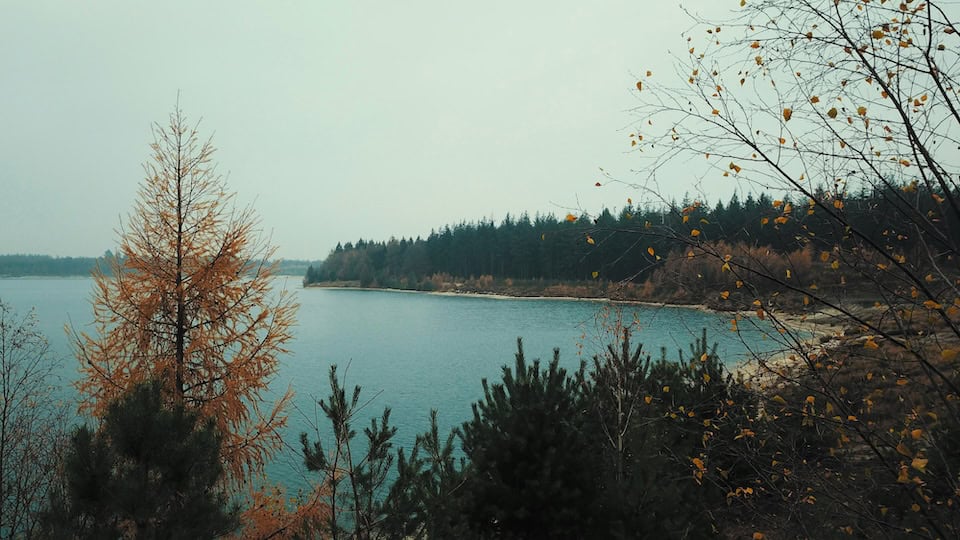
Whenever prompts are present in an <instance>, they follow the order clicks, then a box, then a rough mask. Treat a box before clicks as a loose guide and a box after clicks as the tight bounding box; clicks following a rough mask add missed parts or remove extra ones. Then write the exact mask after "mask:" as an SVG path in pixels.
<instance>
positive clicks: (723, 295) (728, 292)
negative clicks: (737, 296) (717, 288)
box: [720, 291, 730, 300]
mask: <svg viewBox="0 0 960 540" xmlns="http://www.w3.org/2000/svg"><path fill="white" fill-rule="evenodd" d="M720 298H723V299H724V300H726V299H728V298H730V291H723V292H722V293H720Z"/></svg>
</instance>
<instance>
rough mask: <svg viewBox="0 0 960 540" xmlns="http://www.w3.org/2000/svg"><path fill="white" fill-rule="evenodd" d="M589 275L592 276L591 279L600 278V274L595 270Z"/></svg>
mask: <svg viewBox="0 0 960 540" xmlns="http://www.w3.org/2000/svg"><path fill="white" fill-rule="evenodd" d="M590 275H591V276H593V279H597V278H598V277H599V276H600V272H597V271H596V270H594V271H593V272H591V273H590Z"/></svg>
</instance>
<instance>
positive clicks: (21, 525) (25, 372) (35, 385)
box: [0, 300, 67, 538]
mask: <svg viewBox="0 0 960 540" xmlns="http://www.w3.org/2000/svg"><path fill="white" fill-rule="evenodd" d="M55 367H56V362H55V361H54V359H53V358H52V356H51V353H50V347H49V344H48V343H47V340H46V338H44V336H43V335H42V334H41V333H40V332H39V331H38V330H37V319H36V316H35V315H34V313H33V312H30V313H29V314H27V315H26V316H23V317H21V316H19V315H17V314H16V313H15V312H14V311H13V308H12V307H11V306H10V305H8V304H6V303H4V302H3V301H2V300H0V538H30V537H33V536H34V535H35V534H36V531H37V523H38V521H37V512H38V510H40V508H41V507H42V506H43V505H44V504H45V503H46V500H47V497H48V495H49V492H50V490H51V488H52V487H54V486H55V485H56V471H57V467H58V464H59V463H60V447H61V445H62V444H63V442H64V439H65V438H66V432H65V428H66V416H67V414H66V413H67V407H66V404H65V403H64V402H63V401H61V400H60V399H59V397H58V395H57V390H58V386H57V384H56V380H55V377H54V368H55Z"/></svg>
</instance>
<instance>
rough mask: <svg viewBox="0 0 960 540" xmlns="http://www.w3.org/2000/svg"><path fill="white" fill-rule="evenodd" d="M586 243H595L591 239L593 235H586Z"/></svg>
mask: <svg viewBox="0 0 960 540" xmlns="http://www.w3.org/2000/svg"><path fill="white" fill-rule="evenodd" d="M587 243H588V244H590V245H594V244H596V242H594V240H593V237H591V236H590V235H587Z"/></svg>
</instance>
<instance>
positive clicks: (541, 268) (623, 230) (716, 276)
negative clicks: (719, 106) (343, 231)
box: [304, 184, 960, 309]
mask: <svg viewBox="0 0 960 540" xmlns="http://www.w3.org/2000/svg"><path fill="white" fill-rule="evenodd" d="M935 195H936V194H933V193H928V192H925V190H924V189H923V188H922V187H921V188H918V187H917V186H916V185H915V184H904V185H889V186H886V187H884V188H882V189H880V188H878V189H871V190H869V191H868V190H866V189H864V190H861V191H860V192H857V193H855V194H852V195H847V196H846V197H841V196H840V195H838V194H837V193H833V192H827V191H819V192H817V193H816V194H815V198H809V199H804V200H794V199H791V197H789V196H782V197H780V198H776V197H774V196H771V195H768V194H765V193H764V194H760V195H759V196H754V195H753V194H747V195H746V197H745V198H743V199H741V198H740V196H738V195H736V194H734V195H733V196H732V197H731V198H730V200H729V201H728V202H727V203H726V204H724V203H723V202H722V201H718V202H717V203H716V204H715V205H707V204H703V203H702V202H699V201H691V200H686V201H683V202H681V203H671V204H664V205H662V206H660V207H656V208H655V207H651V206H643V207H641V206H638V205H634V204H633V201H630V200H628V201H627V205H626V206H625V207H624V208H623V209H621V210H619V211H617V212H615V211H611V210H609V209H604V210H602V211H601V212H599V213H597V214H592V215H591V214H588V213H581V214H580V215H574V214H567V215H566V216H564V217H558V216H556V215H554V214H547V215H540V214H538V215H536V216H534V217H533V218H531V217H530V216H529V215H528V214H522V215H520V216H519V217H512V216H509V215H508V216H506V217H505V218H504V219H503V220H502V221H501V222H500V223H499V224H497V223H494V222H493V221H492V220H489V219H488V220H481V221H477V222H462V223H460V224H457V225H454V226H449V225H448V226H445V227H443V228H442V229H440V230H434V231H432V232H431V233H430V234H429V236H427V238H425V239H424V238H421V237H417V238H415V239H408V238H401V239H399V240H398V239H396V238H391V239H390V240H388V241H374V240H363V239H360V240H358V241H356V242H346V243H341V244H337V246H336V248H334V249H333V250H332V251H331V252H330V253H329V254H328V255H327V258H326V259H325V260H324V261H323V263H322V264H320V265H316V266H313V265H311V266H310V267H309V268H308V269H307V272H306V275H305V277H304V285H305V286H328V287H329V286H339V287H365V288H392V289H404V290H418V291H445V292H464V293H480V294H505V295H510V296H571V297H580V298H610V299H614V300H636V301H651V302H675V303H691V304H707V305H709V306H711V307H715V308H719V309H741V308H743V307H745V306H747V305H748V304H750V303H752V302H753V301H754V299H755V298H756V297H757V296H758V295H760V294H763V295H769V294H770V293H771V292H778V291H783V292H785V293H789V292H791V289H792V288H793V289H800V288H803V287H809V286H811V285H813V286H814V287H818V288H819V287H825V288H832V289H836V290H838V291H839V290H843V291H846V292H847V293H848V294H849V295H851V297H853V298H855V297H857V296H858V291H860V292H865V287H866V286H867V284H866V283H865V281H866V276H865V275H864V274H863V273H862V272H861V270H862V268H860V267H859V266H864V265H867V266H869V262H870V261H852V260H851V261H848V260H841V259H842V258H843V256H842V254H838V253H831V252H828V251H818V250H815V249H814V248H813V247H812V243H811V242H810V240H814V239H816V240H817V241H820V242H826V241H831V240H835V241H839V240H841V239H843V238H844V237H845V236H846V235H847V234H848V232H849V230H850V229H851V228H853V229H856V230H857V231H858V232H862V233H863V234H864V235H865V236H866V237H867V238H868V239H869V241H870V242H873V243H875V244H876V245H877V246H882V249H885V250H887V251H888V252H896V253H898V254H901V255H903V254H908V253H914V252H916V251H917V249H920V244H919V243H920V242H921V238H920V237H919V236H918V235H915V234H913V231H911V230H909V229H907V228H906V227H902V226H900V225H899V224H897V223H889V222H885V221H884V220H882V219H878V217H879V216H884V215H893V214H895V213H896V212H897V211H898V207H897V205H898V201H900V200H902V199H903V197H904V196H909V197H912V198H915V199H916V200H917V201H919V202H918V207H919V208H918V210H919V211H921V212H933V211H934V209H935V207H936V206H937V203H936V199H935ZM822 206H826V207H828V208H831V209H832V210H833V211H834V212H836V213H838V214H842V215H843V217H844V220H845V222H846V223H849V224H850V225H849V226H844V227H840V226H838V224H837V221H836V219H834V218H833V217H832V216H830V215H828V214H827V213H825V212H823V211H820V212H817V211H815V208H818V207H822ZM938 226H939V227H941V228H942V229H943V230H944V232H945V234H950V235H954V234H957V233H958V232H960V226H958V223H957V222H956V221H955V220H952V219H951V218H950V217H949V216H944V217H942V218H938ZM854 263H856V265H859V266H856V265H853V264H854ZM841 265H843V268H840V266H841ZM838 269H839V270H840V271H839V272H838ZM744 282H749V283H750V284H751V287H750V290H741V288H742V284H743V283H744ZM794 292H796V291H794ZM861 296H864V295H861ZM779 301H780V302H781V303H782V304H784V305H786V306H787V307H790V306H793V307H799V306H801V305H802V302H803V299H802V297H800V296H798V295H791V294H784V295H782V297H781V298H779ZM870 303H872V300H871V301H870Z"/></svg>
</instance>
